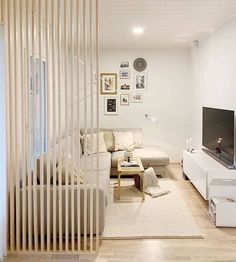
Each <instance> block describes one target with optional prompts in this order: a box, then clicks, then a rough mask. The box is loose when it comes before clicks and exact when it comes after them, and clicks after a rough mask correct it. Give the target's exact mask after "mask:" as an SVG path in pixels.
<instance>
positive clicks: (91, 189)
mask: <svg viewBox="0 0 236 262" xmlns="http://www.w3.org/2000/svg"><path fill="white" fill-rule="evenodd" d="M92 3H93V1H92V0H90V1H89V25H90V28H89V32H90V95H91V98H90V101H91V103H90V110H91V112H90V130H91V131H90V132H91V134H90V135H91V150H90V151H91V154H90V172H91V173H92V172H93V171H94V168H93V134H94V127H93V122H94V118H93V113H94V112H93V111H94V108H93V103H94V101H93V15H92V12H93V5H92ZM89 246H90V251H92V250H93V187H92V186H91V187H90V244H89Z"/></svg>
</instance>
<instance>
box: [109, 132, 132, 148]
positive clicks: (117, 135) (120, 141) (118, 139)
mask: <svg viewBox="0 0 236 262" xmlns="http://www.w3.org/2000/svg"><path fill="white" fill-rule="evenodd" d="M113 135H114V139H115V151H118V150H125V149H127V148H131V149H133V144H134V141H133V134H132V132H113Z"/></svg>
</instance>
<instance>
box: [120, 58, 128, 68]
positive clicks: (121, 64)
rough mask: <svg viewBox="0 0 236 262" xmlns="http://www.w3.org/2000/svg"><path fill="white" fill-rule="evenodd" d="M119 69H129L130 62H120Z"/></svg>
mask: <svg viewBox="0 0 236 262" xmlns="http://www.w3.org/2000/svg"><path fill="white" fill-rule="evenodd" d="M119 68H120V69H128V68H130V60H120V61H119Z"/></svg>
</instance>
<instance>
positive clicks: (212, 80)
mask: <svg viewBox="0 0 236 262" xmlns="http://www.w3.org/2000/svg"><path fill="white" fill-rule="evenodd" d="M235 28H236V17H235V18H234V19H232V20H230V21H229V22H227V23H226V24H224V25H223V26H221V27H220V28H218V29H217V30H215V31H214V32H213V33H211V34H210V35H209V36H207V37H206V38H205V39H203V40H202V41H200V43H199V49H196V48H195V49H194V48H193V50H192V59H193V71H194V76H195V78H194V103H193V105H194V117H193V119H194V128H193V130H194V134H193V142H194V144H195V146H196V147H198V148H199V147H200V146H201V134H202V130H201V128H202V117H201V110H202V106H209V107H217V108H225V109H231V110H236V50H235V47H236V30H235Z"/></svg>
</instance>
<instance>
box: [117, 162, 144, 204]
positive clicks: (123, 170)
mask: <svg viewBox="0 0 236 262" xmlns="http://www.w3.org/2000/svg"><path fill="white" fill-rule="evenodd" d="M133 160H136V161H137V162H138V164H139V166H138V167H122V166H121V162H122V161H124V159H123V158H118V163H117V171H118V199H120V179H121V176H130V175H136V174H137V175H139V176H140V178H141V179H142V199H143V200H145V193H144V181H143V179H144V168H143V164H142V161H141V159H140V158H134V159H133Z"/></svg>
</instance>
